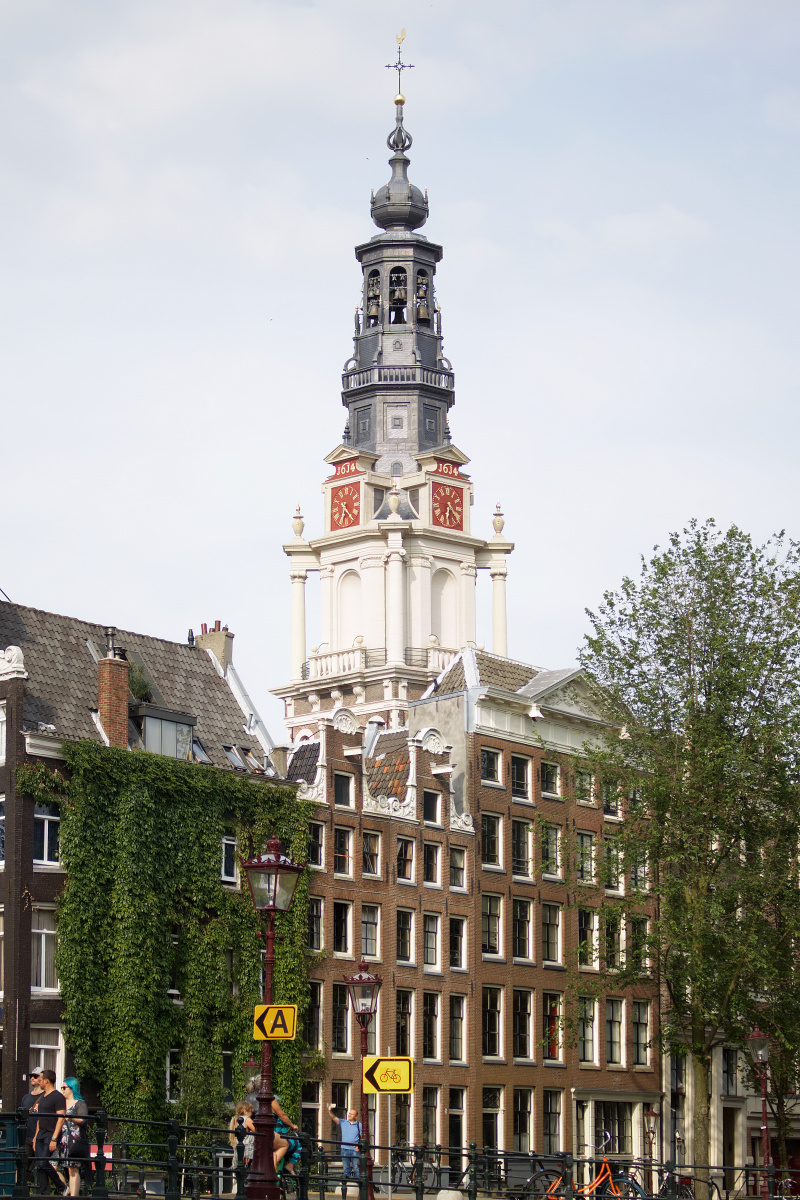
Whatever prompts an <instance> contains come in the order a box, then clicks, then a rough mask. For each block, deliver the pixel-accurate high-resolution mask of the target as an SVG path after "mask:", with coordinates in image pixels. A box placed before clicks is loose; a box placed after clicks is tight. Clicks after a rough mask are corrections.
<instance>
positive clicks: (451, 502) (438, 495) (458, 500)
mask: <svg viewBox="0 0 800 1200" xmlns="http://www.w3.org/2000/svg"><path fill="white" fill-rule="evenodd" d="M431 507H432V510H433V523H434V525H441V526H442V527H443V528H444V529H463V528H464V492H463V490H462V489H461V488H458V487H451V485H450V484H449V483H434V484H433V485H432V487H431Z"/></svg>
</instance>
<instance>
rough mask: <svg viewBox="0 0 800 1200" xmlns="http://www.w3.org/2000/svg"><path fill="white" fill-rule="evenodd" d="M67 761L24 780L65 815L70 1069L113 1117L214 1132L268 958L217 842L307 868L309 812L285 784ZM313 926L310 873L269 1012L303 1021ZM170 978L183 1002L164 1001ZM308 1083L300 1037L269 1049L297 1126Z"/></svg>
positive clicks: (75, 747)
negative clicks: (173, 1073)
mask: <svg viewBox="0 0 800 1200" xmlns="http://www.w3.org/2000/svg"><path fill="white" fill-rule="evenodd" d="M64 756H65V759H66V766H67V780H66V781H65V780H63V779H62V778H61V777H60V776H59V775H57V774H56V773H55V772H52V771H49V770H47V769H46V768H44V767H38V768H30V767H21V768H20V770H19V772H18V781H17V782H18V787H19V789H20V791H22V792H25V793H27V794H28V795H32V796H34V797H35V798H36V799H37V800H39V799H45V798H47V799H49V800H58V801H59V803H60V807H61V859H62V862H63V865H64V867H65V869H66V872H67V883H66V886H65V889H64V892H63V894H62V897H61V900H60V903H59V918H58V928H59V944H58V957H57V968H58V975H59V980H60V984H61V994H62V999H63V1003H64V1022H65V1037H66V1042H67V1045H68V1047H69V1048H70V1050H71V1051H72V1053H73V1055H74V1058H75V1067H76V1072H77V1074H78V1076H79V1078H80V1079H81V1080H92V1081H93V1082H94V1083H95V1085H96V1087H97V1089H98V1091H99V1094H100V1096H101V1099H102V1103H103V1105H104V1107H106V1109H107V1110H108V1111H109V1112H111V1113H114V1114H116V1115H119V1116H128V1117H136V1118H140V1119H151V1120H153V1119H159V1118H163V1117H164V1116H165V1115H167V1108H168V1107H169V1115H171V1116H178V1117H179V1118H180V1119H181V1120H182V1121H185V1122H187V1123H190V1124H207V1123H208V1122H210V1121H218V1120H219V1119H220V1118H221V1117H222V1116H223V1114H224V1106H223V1093H222V1086H221V1076H222V1065H223V1063H222V1053H223V1049H225V1050H226V1051H232V1056H233V1068H234V1095H235V1096H237V1098H238V1097H241V1096H242V1095H243V1094H244V1084H245V1078H244V1076H245V1072H244V1071H243V1067H242V1064H243V1063H244V1062H245V1061H246V1060H248V1059H250V1058H251V1056H252V1055H253V1053H254V1051H257V1050H258V1045H259V1044H257V1043H254V1042H253V1040H252V1029H253V1008H254V1005H255V1004H256V1003H258V1002H259V1001H260V999H261V977H262V976H261V970H262V951H263V947H264V941H263V939H262V938H261V937H260V936H259V935H260V933H261V923H260V921H259V919H258V917H257V916H256V913H255V911H254V909H253V906H252V902H251V899H250V893H249V890H248V889H247V887H246V886H245V887H244V888H243V890H242V891H235V890H233V889H231V888H226V887H225V886H223V884H222V881H221V878H220V867H221V847H222V838H223V836H224V835H225V834H226V833H236V835H237V838H238V848H239V852H240V853H241V854H242V855H244V856H245V857H250V856H251V855H252V854H253V853H260V852H261V851H262V850H263V848H264V846H265V844H266V841H267V839H268V837H269V836H270V835H271V834H273V833H274V834H275V835H276V836H277V837H279V838H280V839H281V841H282V842H283V843H284V846H285V847H286V848H287V849H290V850H291V853H292V855H293V857H294V858H295V859H296V860H297V861H298V862H305V861H306V858H307V848H308V820H309V817H310V816H311V812H312V809H313V806H312V805H310V804H308V803H307V802H303V801H298V800H297V798H296V796H295V793H294V791H293V790H292V789H290V788H286V787H280V786H277V785H274V784H271V783H268V782H256V781H255V780H253V779H251V778H246V777H244V776H241V775H234V774H233V773H230V774H229V773H227V772H222V771H219V770H217V769H216V768H214V767H207V766H200V765H198V764H192V763H184V762H177V761H175V760H173V759H169V758H163V757H161V756H159V755H155V754H147V753H144V752H139V753H129V752H127V751H124V750H116V749H113V748H111V749H109V748H105V747H102V746H98V745H96V744H95V743H92V742H79V743H65V745H64ZM307 916H308V872H304V874H303V875H302V876H301V878H300V882H299V884H298V888H297V892H296V893H295V899H294V902H293V905H292V908H291V910H290V912H289V913H287V914H286V915H285V916H283V917H281V918H279V919H278V923H277V927H276V933H277V937H276V947H275V949H276V963H275V977H274V998H275V1000H276V1002H280V1001H283V1002H285V1003H296V1004H298V1005H299V1006H300V1013H301V1014H302V1012H303V1011H304V1009H305V1006H306V1004H307V1001H308V992H309V988H308V973H307V956H306V950H305V946H306V931H307ZM176 939H177V945H175V944H174V942H175V940H176ZM173 982H174V983H175V984H176V985H177V987H178V990H179V993H180V1003H175V1001H174V1000H173V998H172V997H171V996H170V995H169V994H168V989H169V988H170V986H171V985H172V984H173ZM171 1049H180V1051H181V1058H180V1073H179V1088H180V1094H181V1099H180V1102H179V1104H178V1106H177V1110H176V1107H175V1106H174V1105H170V1106H167V1103H166V1094H165V1066H166V1061H167V1055H168V1053H169V1051H170V1050H171ZM256 1057H258V1054H256ZM302 1079H303V1044H302V1042H300V1041H297V1042H294V1043H291V1042H289V1043H284V1044H283V1045H278V1046H276V1048H275V1050H274V1054H273V1082H274V1090H275V1091H276V1092H278V1093H279V1094H280V1096H281V1098H282V1101H283V1105H284V1108H286V1110H287V1112H289V1113H291V1114H292V1115H293V1116H294V1117H295V1119H297V1117H298V1116H299V1101H300V1090H301V1086H302Z"/></svg>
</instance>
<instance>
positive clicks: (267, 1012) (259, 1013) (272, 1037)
mask: <svg viewBox="0 0 800 1200" xmlns="http://www.w3.org/2000/svg"><path fill="white" fill-rule="evenodd" d="M296 1033H297V1005H296V1004H257V1005H256V1011H255V1014H254V1017H253V1037H254V1039H255V1040H256V1041H257V1042H265V1041H270V1042H273V1041H278V1042H293V1041H294V1039H295V1035H296Z"/></svg>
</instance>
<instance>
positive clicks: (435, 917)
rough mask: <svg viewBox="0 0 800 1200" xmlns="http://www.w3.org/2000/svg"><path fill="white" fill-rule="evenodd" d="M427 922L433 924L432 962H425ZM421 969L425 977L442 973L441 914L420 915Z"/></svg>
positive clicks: (428, 913) (427, 913) (425, 913)
mask: <svg viewBox="0 0 800 1200" xmlns="http://www.w3.org/2000/svg"><path fill="white" fill-rule="evenodd" d="M429 921H433V922H434V958H433V962H426V958H427V953H428V946H427V938H428V929H427V925H428V922H429ZM422 969H423V972H424V973H425V974H427V975H433V974H436V975H441V973H442V914H441V913H437V912H424V913H423V914H422Z"/></svg>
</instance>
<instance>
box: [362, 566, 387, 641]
mask: <svg viewBox="0 0 800 1200" xmlns="http://www.w3.org/2000/svg"><path fill="white" fill-rule="evenodd" d="M358 571H359V574H360V576H361V616H362V620H363V623H364V637H365V639H366V643H367V647H368V649H370V650H382V649H383V648H384V646H385V645H386V595H385V578H384V561H383V554H365V555H364V557H363V558H360V559H359V560H358Z"/></svg>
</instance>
